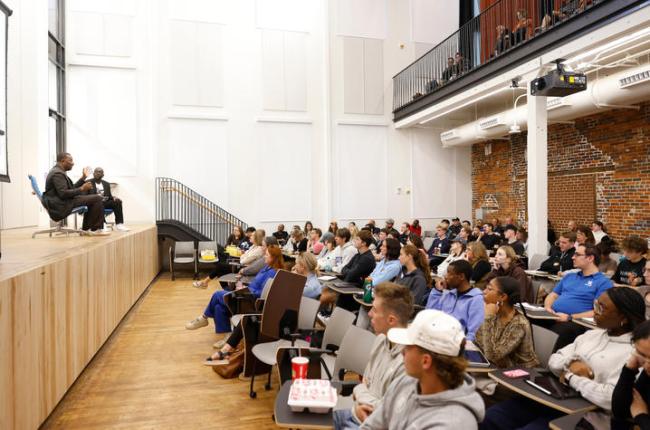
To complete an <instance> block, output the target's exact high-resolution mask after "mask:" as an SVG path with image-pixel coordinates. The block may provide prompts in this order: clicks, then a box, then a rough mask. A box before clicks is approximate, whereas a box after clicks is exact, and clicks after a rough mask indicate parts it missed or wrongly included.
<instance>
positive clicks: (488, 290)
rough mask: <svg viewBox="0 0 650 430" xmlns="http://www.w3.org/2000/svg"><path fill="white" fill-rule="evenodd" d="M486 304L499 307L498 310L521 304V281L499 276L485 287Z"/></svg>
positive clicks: (484, 297)
mask: <svg viewBox="0 0 650 430" xmlns="http://www.w3.org/2000/svg"><path fill="white" fill-rule="evenodd" d="M483 299H484V300H485V303H492V304H495V305H497V308H500V307H502V306H505V307H507V308H509V307H512V306H514V305H516V304H517V303H521V288H520V286H519V281H517V280H516V279H515V278H513V277H511V276H499V277H497V278H492V280H491V281H490V282H489V283H488V284H487V285H486V286H485V290H483Z"/></svg>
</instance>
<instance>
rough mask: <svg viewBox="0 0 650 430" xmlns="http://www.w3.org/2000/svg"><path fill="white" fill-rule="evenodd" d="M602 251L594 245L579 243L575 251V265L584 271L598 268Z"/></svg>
mask: <svg viewBox="0 0 650 430" xmlns="http://www.w3.org/2000/svg"><path fill="white" fill-rule="evenodd" d="M599 264H600V251H598V248H596V247H595V246H594V245H578V246H577V247H576V252H574V253H573V266H574V267H575V268H576V269H580V270H582V271H583V272H584V271H585V270H587V271H594V269H595V270H598V265H599Z"/></svg>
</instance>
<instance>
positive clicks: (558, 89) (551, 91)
mask: <svg viewBox="0 0 650 430" xmlns="http://www.w3.org/2000/svg"><path fill="white" fill-rule="evenodd" d="M563 61H564V59H562V58H560V59H557V60H555V61H554V63H555V64H556V65H557V68H556V69H555V70H553V71H552V72H551V73H549V74H548V75H546V76H542V77H540V78H537V79H534V80H533V81H532V82H531V84H530V95H531V96H551V97H564V96H568V95H569V94H573V93H577V92H580V91H584V90H586V89H587V75H585V74H584V73H578V72H569V71H567V70H565V68H564V65H563V64H562V62H563Z"/></svg>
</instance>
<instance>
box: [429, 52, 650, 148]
mask: <svg viewBox="0 0 650 430" xmlns="http://www.w3.org/2000/svg"><path fill="white" fill-rule="evenodd" d="M647 67H648V66H647V65H646V66H642V67H636V68H634V69H625V70H623V71H621V72H619V73H616V74H613V75H611V76H607V77H601V78H600V79H598V80H597V81H593V82H590V83H589V84H588V85H589V86H592V88H591V89H588V90H587V91H582V92H579V93H576V94H572V95H570V96H567V97H564V98H562V99H561V101H560V102H559V103H555V104H551V105H550V106H549V107H547V110H548V121H549V122H559V121H570V120H573V119H575V118H580V117H583V116H586V115H591V114H594V113H598V112H603V111H605V110H609V109H612V108H614V107H616V108H618V107H625V108H630V107H632V106H633V105H634V104H637V103H640V102H643V101H646V100H650V81H647V82H642V83H639V84H637V85H634V86H632V87H627V88H620V85H619V79H622V78H625V77H628V76H630V75H634V74H636V73H639V72H641V71H644V70H647ZM596 90H597V97H595V96H594V94H593V92H595V91H596ZM549 100H552V99H549ZM599 106H600V107H599ZM634 108H635V109H638V106H635V107H634ZM494 117H499V118H501V121H500V125H498V126H495V127H492V128H488V129H484V130H481V129H480V127H479V123H481V122H485V121H486V119H489V118H494ZM527 119H528V106H520V107H518V108H516V109H508V110H506V111H502V112H499V113H495V114H494V115H491V116H490V117H488V118H481V119H479V120H477V121H472V122H469V123H466V124H464V125H461V126H459V127H456V128H454V129H453V133H452V134H453V136H454V137H453V139H452V140H446V139H445V138H444V136H442V135H441V140H442V142H443V146H444V147H452V146H460V145H471V144H473V143H477V142H481V141H485V140H487V139H494V138H502V137H505V136H507V135H508V129H509V126H510V125H511V124H519V125H520V126H521V128H522V130H525V129H527V122H528V121H527ZM450 131H452V130H447V131H446V132H445V133H447V134H448V135H449V134H450V133H449V132H450ZM445 133H443V135H444V134H445Z"/></svg>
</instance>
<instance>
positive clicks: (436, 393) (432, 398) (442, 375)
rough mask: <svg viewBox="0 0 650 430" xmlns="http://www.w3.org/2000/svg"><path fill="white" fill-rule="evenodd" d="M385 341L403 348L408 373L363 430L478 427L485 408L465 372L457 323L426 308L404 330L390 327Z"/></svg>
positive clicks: (462, 340) (394, 385)
mask: <svg viewBox="0 0 650 430" xmlns="http://www.w3.org/2000/svg"><path fill="white" fill-rule="evenodd" d="M388 340H390V341H391V342H393V343H396V344H400V345H404V349H403V350H402V354H403V356H404V368H405V370H406V374H405V375H403V376H401V377H400V378H398V379H396V380H395V381H393V383H392V384H391V385H390V387H389V388H388V391H387V392H386V395H385V396H384V399H383V401H382V402H381V404H380V405H379V407H378V408H377V409H376V410H374V411H373V412H372V414H371V415H370V416H369V417H368V419H367V420H365V421H364V423H363V424H362V426H361V429H362V430H379V429H390V430H426V429H434V428H435V429H437V430H438V429H450V430H459V429H463V430H472V429H477V428H478V423H479V422H480V421H481V420H483V416H484V415H485V405H484V404H483V399H481V396H480V395H479V394H478V393H476V391H475V386H474V380H473V379H472V378H471V377H470V376H469V375H467V374H466V373H465V369H466V367H467V360H465V358H464V357H463V350H464V345H465V331H464V330H463V328H462V326H461V325H460V323H459V322H458V320H456V319H455V318H454V317H452V316H450V315H447V314H445V313H444V312H441V311H437V310H433V309H425V310H423V311H421V312H420V313H418V314H417V316H416V317H415V320H414V321H413V323H411V325H410V326H409V327H408V328H392V329H390V330H389V331H388ZM442 369H444V371H443V370H442Z"/></svg>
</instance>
